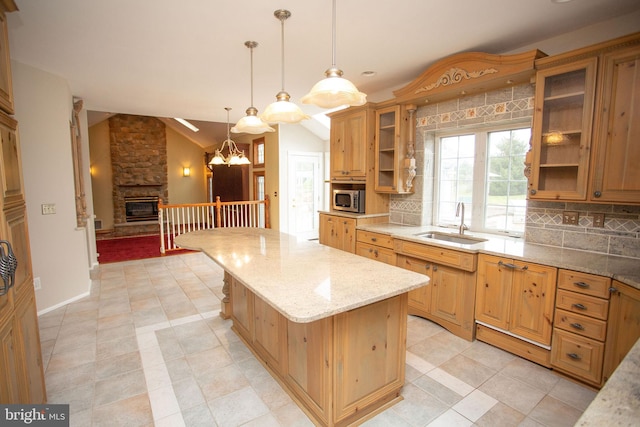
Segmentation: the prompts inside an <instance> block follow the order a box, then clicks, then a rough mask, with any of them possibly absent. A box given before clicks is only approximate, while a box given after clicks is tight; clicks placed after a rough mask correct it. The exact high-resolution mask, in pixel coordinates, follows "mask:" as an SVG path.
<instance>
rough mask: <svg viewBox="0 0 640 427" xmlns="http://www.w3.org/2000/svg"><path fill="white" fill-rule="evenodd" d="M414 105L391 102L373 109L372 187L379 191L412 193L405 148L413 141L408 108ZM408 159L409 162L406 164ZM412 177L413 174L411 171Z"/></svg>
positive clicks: (412, 125) (412, 126)
mask: <svg viewBox="0 0 640 427" xmlns="http://www.w3.org/2000/svg"><path fill="white" fill-rule="evenodd" d="M411 108H413V109H414V110H415V106H409V107H407V106H401V105H392V106H389V107H385V108H381V109H378V110H376V134H375V143H376V146H375V190H376V191H377V192H380V193H395V194H406V193H413V186H412V181H413V176H411V177H410V176H408V170H407V168H408V166H410V164H411V162H412V161H413V165H414V166H415V159H411V158H409V156H410V154H409V153H408V151H407V150H408V149H411V150H414V147H413V146H411V147H408V145H411V144H412V141H413V134H412V133H413V132H415V122H414V120H413V117H412V115H411V116H409V114H407V111H408V109H411ZM407 162H409V164H408V163H407ZM414 176H415V173H414Z"/></svg>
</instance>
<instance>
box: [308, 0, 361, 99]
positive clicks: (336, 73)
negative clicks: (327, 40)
mask: <svg viewBox="0 0 640 427" xmlns="http://www.w3.org/2000/svg"><path fill="white" fill-rule="evenodd" d="M332 43H333V45H332V62H331V68H329V69H328V70H327V71H325V73H324V75H325V76H326V77H325V78H324V79H322V80H320V81H319V82H318V83H316V84H315V85H314V86H313V87H312V88H311V91H310V92H309V93H308V94H306V95H305V96H303V97H302V100H301V101H302V103H303V104H313V105H317V106H318V107H321V108H335V107H340V106H342V105H348V106H353V107H355V106H358V105H364V104H365V103H366V102H367V95H366V94H364V93H362V92H360V91H358V89H357V88H356V87H355V85H354V84H353V83H351V82H350V81H349V80H347V79H344V78H342V70H340V69H339V68H337V67H336V0H333V42H332Z"/></svg>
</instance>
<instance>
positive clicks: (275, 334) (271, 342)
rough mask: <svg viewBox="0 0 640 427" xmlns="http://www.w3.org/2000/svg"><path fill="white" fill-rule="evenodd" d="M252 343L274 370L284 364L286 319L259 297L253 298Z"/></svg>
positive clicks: (279, 371) (278, 370)
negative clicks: (253, 328) (253, 338)
mask: <svg viewBox="0 0 640 427" xmlns="http://www.w3.org/2000/svg"><path fill="white" fill-rule="evenodd" d="M253 312H254V327H255V330H254V335H255V341H254V345H255V347H256V351H258V352H259V353H260V354H261V355H262V357H263V360H264V361H265V362H266V363H267V364H268V365H269V366H270V367H271V368H272V369H274V370H275V371H276V372H278V373H283V369H284V366H285V364H286V359H285V354H286V339H287V337H286V333H287V323H286V319H285V318H284V317H283V316H282V315H281V314H280V313H278V311H276V310H275V309H274V308H273V307H271V306H270V305H269V304H267V303H266V302H264V301H263V300H262V299H261V298H254V302H253Z"/></svg>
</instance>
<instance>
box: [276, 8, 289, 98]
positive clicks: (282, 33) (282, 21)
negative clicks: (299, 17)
mask: <svg viewBox="0 0 640 427" xmlns="http://www.w3.org/2000/svg"><path fill="white" fill-rule="evenodd" d="M278 18H279V19H280V28H281V31H280V46H281V48H282V64H280V65H281V67H282V91H283V92H284V20H285V19H287V17H286V16H285V15H281V16H279V17H278Z"/></svg>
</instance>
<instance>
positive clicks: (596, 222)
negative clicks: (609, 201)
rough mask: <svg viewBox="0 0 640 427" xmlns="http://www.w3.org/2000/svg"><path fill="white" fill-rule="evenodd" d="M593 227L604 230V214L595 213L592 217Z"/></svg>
mask: <svg viewBox="0 0 640 427" xmlns="http://www.w3.org/2000/svg"><path fill="white" fill-rule="evenodd" d="M591 217H592V219H593V226H594V227H597V228H604V214H603V213H594V214H593V215H592V216H591Z"/></svg>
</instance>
